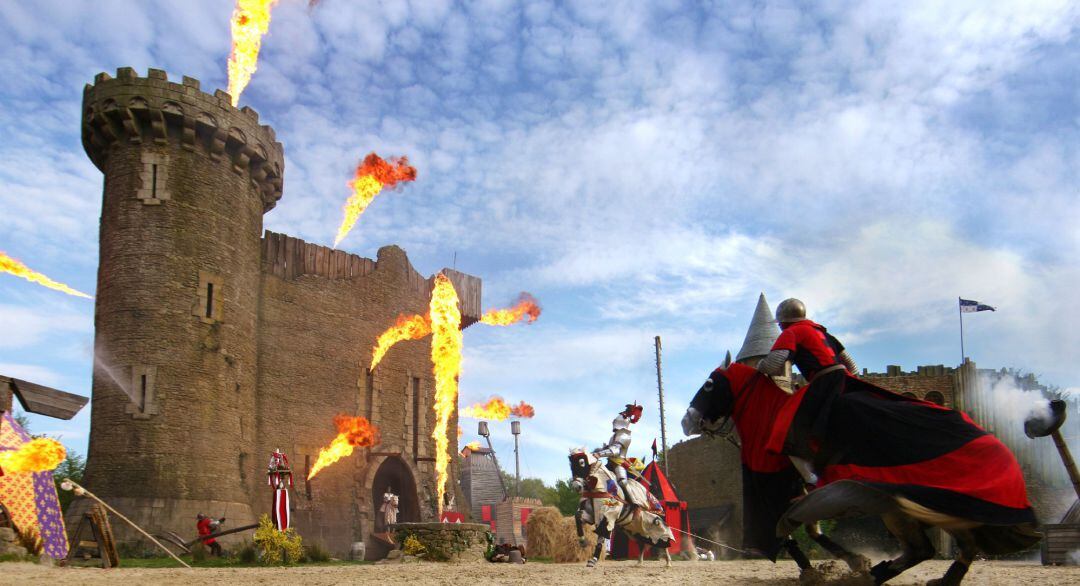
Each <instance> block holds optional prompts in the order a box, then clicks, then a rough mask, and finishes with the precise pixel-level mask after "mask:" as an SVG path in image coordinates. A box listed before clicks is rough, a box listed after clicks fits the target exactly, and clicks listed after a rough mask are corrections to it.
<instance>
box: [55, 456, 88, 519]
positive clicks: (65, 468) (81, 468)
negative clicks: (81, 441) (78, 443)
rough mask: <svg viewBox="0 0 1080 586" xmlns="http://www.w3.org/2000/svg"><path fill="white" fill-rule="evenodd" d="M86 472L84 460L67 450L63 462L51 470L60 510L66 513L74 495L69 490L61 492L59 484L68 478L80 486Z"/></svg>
mask: <svg viewBox="0 0 1080 586" xmlns="http://www.w3.org/2000/svg"><path fill="white" fill-rule="evenodd" d="M85 471H86V458H84V457H82V456H81V455H79V454H78V453H77V452H75V451H73V450H71V449H69V450H67V455H66V456H65V457H64V461H63V462H61V463H60V465H59V466H57V467H56V470H53V482H55V483H56V496H57V498H58V499H59V501H60V510H61V511H63V512H65V513H66V512H67V510H68V505H70V504H71V501H72V500H74V499H75V493H74V492H73V491H70V490H63V489H61V488H60V483H61V482H63V481H64V479H65V478H70V479H72V480H74V481H75V482H77V483H79V484H82V480H83V473H84V472H85Z"/></svg>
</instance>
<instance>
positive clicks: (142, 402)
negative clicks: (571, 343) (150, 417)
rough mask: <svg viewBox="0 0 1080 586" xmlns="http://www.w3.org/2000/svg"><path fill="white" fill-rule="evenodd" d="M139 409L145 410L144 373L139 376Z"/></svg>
mask: <svg viewBox="0 0 1080 586" xmlns="http://www.w3.org/2000/svg"><path fill="white" fill-rule="evenodd" d="M139 410H140V411H145V410H146V375H145V374H144V375H142V376H140V377H139Z"/></svg>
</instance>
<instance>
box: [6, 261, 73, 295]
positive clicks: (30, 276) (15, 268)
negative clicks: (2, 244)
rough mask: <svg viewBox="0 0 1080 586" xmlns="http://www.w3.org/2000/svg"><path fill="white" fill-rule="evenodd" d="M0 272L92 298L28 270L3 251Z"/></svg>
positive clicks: (71, 293) (69, 293)
mask: <svg viewBox="0 0 1080 586" xmlns="http://www.w3.org/2000/svg"><path fill="white" fill-rule="evenodd" d="M0 273H11V274H12V275H15V276H16V277H22V278H24V279H26V280H27V281H30V282H32V283H37V284H38V285H42V286H44V287H48V288H50V289H55V290H57V291H61V292H63V293H67V294H68V295H74V296H76V297H85V298H86V299H93V298H94V296H93V295H87V294H86V293H83V292H82V291H76V290H75V289H72V288H71V287H68V286H67V285H65V284H63V283H60V282H57V281H54V280H52V279H50V278H49V277H46V276H45V275H43V274H41V273H39V272H37V271H33V270H30V268H29V267H27V266H26V265H24V264H23V263H21V262H19V261H18V260H16V259H14V258H11V257H10V256H8V255H6V254H4V253H3V252H0Z"/></svg>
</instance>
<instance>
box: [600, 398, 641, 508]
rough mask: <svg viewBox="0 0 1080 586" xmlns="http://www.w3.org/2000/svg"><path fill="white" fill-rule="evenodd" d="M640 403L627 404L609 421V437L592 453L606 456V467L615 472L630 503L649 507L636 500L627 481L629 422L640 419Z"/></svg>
mask: <svg viewBox="0 0 1080 586" xmlns="http://www.w3.org/2000/svg"><path fill="white" fill-rule="evenodd" d="M643 409H644V408H643V407H642V406H641V405H637V404H633V405H627V406H626V409H624V410H623V411H622V412H621V413H619V414H618V415H617V416H616V417H615V419H614V420H612V422H611V431H612V435H611V439H609V440H608V442H607V444H605V445H604V446H603V447H601V448H597V449H596V450H595V451H594V452H593V454H594V455H595V456H596V457H597V458H607V469H608V470H610V471H612V472H613V473H614V474H615V478H616V479H617V481H618V483H619V487H620V488H622V492H623V495H625V497H626V500H627V501H628V502H629V503H630V504H634V505H639V506H643V507H649V504H648V503H642V502H637V500H636V499H634V492H635V491H631V490H630V489H629V486H628V485H627V483H628V482H629V478H628V477H627V473H626V472H627V466H626V455H627V453H628V452H629V451H630V440H631V435H632V434H631V432H630V424H631V423H637V422H638V421H639V420H640V419H641V412H642V410H643Z"/></svg>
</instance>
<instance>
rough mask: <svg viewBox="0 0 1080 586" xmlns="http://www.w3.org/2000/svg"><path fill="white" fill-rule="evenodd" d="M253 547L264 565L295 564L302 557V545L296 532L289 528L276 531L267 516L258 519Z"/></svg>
mask: <svg viewBox="0 0 1080 586" xmlns="http://www.w3.org/2000/svg"><path fill="white" fill-rule="evenodd" d="M255 546H256V547H257V548H258V549H259V552H260V553H261V554H262V555H261V556H260V557H261V559H262V563H264V564H266V565H277V564H282V563H285V564H295V563H297V562H299V561H300V559H301V558H302V557H303V556H304V545H303V542H302V540H301V539H300V536H299V535H297V533H296V530H295V529H293V528H292V527H290V528H288V529H286V530H285V531H278V530H277V527H275V526H274V523H273V521H271V520H270V516H269V515H263V516H262V517H260V518H259V528H258V529H256V530H255Z"/></svg>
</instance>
